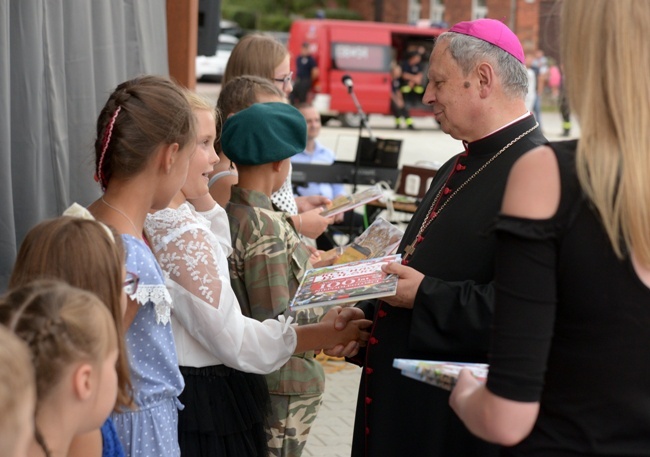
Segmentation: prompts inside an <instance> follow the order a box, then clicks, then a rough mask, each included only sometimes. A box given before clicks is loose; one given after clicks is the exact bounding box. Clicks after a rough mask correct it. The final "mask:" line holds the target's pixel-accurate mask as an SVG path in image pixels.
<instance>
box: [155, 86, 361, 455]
mask: <svg viewBox="0 0 650 457" xmlns="http://www.w3.org/2000/svg"><path fill="white" fill-rule="evenodd" d="M265 84H268V83H265ZM271 87H272V88H273V89H275V87H273V86H271ZM186 95H187V97H188V100H189V101H190V105H191V106H192V108H193V111H194V115H195V117H196V125H197V141H196V151H195V152H194V155H193V156H192V160H191V162H190V169H189V173H188V177H187V180H186V182H185V185H184V186H183V187H182V189H181V190H180V192H179V193H178V194H177V195H176V196H175V197H174V198H173V199H172V201H171V203H170V205H169V207H168V208H166V209H164V210H161V211H157V212H156V213H154V214H152V215H149V216H148V217H147V220H146V222H145V227H146V231H147V234H148V235H149V236H150V238H151V241H152V246H153V249H154V252H155V253H156V256H157V258H158V260H159V262H160V264H161V266H162V268H163V269H164V270H165V271H167V272H168V273H169V275H170V279H171V281H169V282H168V288H169V290H170V293H171V295H172V298H173V300H174V304H175V307H174V314H173V315H172V324H173V325H172V328H173V330H174V339H175V341H176V344H177V350H178V358H179V363H180V366H181V372H182V373H183V376H184V379H185V384H186V388H185V391H184V392H183V393H182V394H181V396H180V400H181V402H182V403H183V404H184V405H185V408H184V409H183V411H181V412H180V413H179V441H180V447H181V455H183V456H190V457H191V456H212V455H220V456H224V457H225V456H233V457H245V456H261V455H268V450H267V446H266V433H265V428H264V424H265V416H266V407H267V404H268V403H269V397H268V389H267V388H266V381H265V380H264V378H263V377H262V376H260V375H259V374H263V373H269V372H271V371H274V370H276V369H278V368H279V367H280V366H282V365H283V364H284V363H285V362H286V361H287V360H288V359H289V357H290V356H291V355H292V353H294V352H304V351H305V350H307V349H321V348H330V347H332V346H336V345H338V344H341V345H345V344H348V343H350V342H351V341H356V340H358V339H360V338H362V337H363V336H364V335H363V334H362V332H360V330H359V325H360V324H361V325H362V323H361V322H355V323H354V325H352V326H351V327H348V328H346V329H345V330H344V331H337V330H335V329H334V326H333V322H334V318H335V316H336V315H338V312H339V310H338V309H335V310H333V311H331V314H330V315H329V316H328V318H326V319H324V320H323V321H322V322H321V323H319V324H314V325H308V326H301V327H295V328H294V327H293V326H291V325H290V321H285V322H282V321H278V320H275V319H269V320H267V321H265V322H258V321H257V320H255V319H251V318H247V317H244V316H243V315H242V313H241V309H240V307H239V303H238V302H237V299H236V297H235V294H234V292H233V290H232V287H231V285H230V278H229V273H228V260H227V256H228V255H229V254H230V253H231V252H232V248H231V245H230V229H229V226H228V218H227V216H226V213H225V211H224V210H223V209H222V208H221V207H220V206H219V205H218V204H217V203H216V202H215V201H214V199H213V198H212V197H211V196H210V194H209V193H208V187H207V179H206V175H207V173H208V172H209V170H211V169H212V167H213V166H214V165H215V162H216V161H217V160H218V159H217V155H216V152H215V150H214V147H213V145H214V143H215V138H216V128H215V119H216V118H219V116H218V113H217V112H215V109H214V108H213V107H212V106H211V105H210V104H209V102H207V101H206V100H204V99H202V98H200V97H198V96H197V95H195V94H193V93H190V92H188V93H187V94H186ZM252 96H253V97H254V93H253V95H252ZM367 324H369V322H366V325H367ZM364 333H365V332H364ZM253 373H255V374H253ZM233 393H235V394H234V395H233ZM206 404H209V405H221V407H219V408H206V407H205V405H206Z"/></svg>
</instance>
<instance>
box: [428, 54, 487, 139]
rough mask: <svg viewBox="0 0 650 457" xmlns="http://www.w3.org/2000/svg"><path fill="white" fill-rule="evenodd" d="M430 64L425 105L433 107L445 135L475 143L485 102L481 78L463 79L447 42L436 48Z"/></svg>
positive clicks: (472, 76) (467, 77) (473, 75)
mask: <svg viewBox="0 0 650 457" xmlns="http://www.w3.org/2000/svg"><path fill="white" fill-rule="evenodd" d="M429 63H430V65H429V73H428V78H429V82H428V84H427V87H426V90H425V92H424V96H423V97H422V101H423V102H424V103H426V104H427V105H431V107H432V108H433V115H434V116H435V118H436V120H437V121H438V122H439V123H440V127H441V129H442V131H443V132H445V133H447V134H449V135H451V136H452V137H453V138H455V139H457V140H465V141H473V140H474V139H476V138H475V136H476V135H475V134H474V132H473V130H474V129H475V126H476V116H478V115H479V114H478V109H479V106H478V104H479V103H480V102H481V99H480V96H479V90H478V89H479V87H480V86H479V82H478V77H477V75H476V74H475V72H474V71H472V72H470V74H469V75H463V71H462V69H461V68H460V67H459V66H458V64H457V63H456V61H455V60H454V58H453V57H452V56H451V53H450V52H449V50H448V45H447V43H445V42H441V43H439V44H438V45H436V46H435V47H434V49H433V52H432V53H431V58H430V61H429Z"/></svg>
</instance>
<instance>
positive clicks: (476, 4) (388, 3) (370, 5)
mask: <svg viewBox="0 0 650 457" xmlns="http://www.w3.org/2000/svg"><path fill="white" fill-rule="evenodd" d="M349 8H350V9H351V10H354V11H357V12H358V13H359V14H360V15H361V16H362V17H363V18H364V19H366V20H369V21H378V22H396V23H401V24H406V23H411V24H421V25H423V26H429V25H444V26H450V25H453V24H455V23H457V22H461V21H469V20H473V19H478V18H485V17H487V18H492V19H498V20H500V21H503V22H504V23H505V24H506V25H508V27H510V29H511V30H513V31H514V32H515V33H516V34H517V36H518V37H519V40H520V41H521V44H522V46H523V47H524V50H525V51H526V52H531V51H533V50H535V49H538V48H539V49H542V50H544V52H545V54H546V55H549V56H552V57H554V58H555V59H556V60H557V59H558V57H559V55H558V54H559V52H558V49H557V48H558V45H557V43H558V30H559V21H558V16H557V11H558V5H557V0H372V1H369V0H349Z"/></svg>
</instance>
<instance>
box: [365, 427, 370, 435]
mask: <svg viewBox="0 0 650 457" xmlns="http://www.w3.org/2000/svg"><path fill="white" fill-rule="evenodd" d="M366 435H370V428H368V427H366Z"/></svg>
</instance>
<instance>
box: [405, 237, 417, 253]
mask: <svg viewBox="0 0 650 457" xmlns="http://www.w3.org/2000/svg"><path fill="white" fill-rule="evenodd" d="M417 242H418V241H417V238H416V239H415V240H413V242H412V243H411V244H409V245H408V246H406V247H405V248H404V252H406V255H407V256H412V255H413V253H414V252H415V244H416V243H417Z"/></svg>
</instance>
